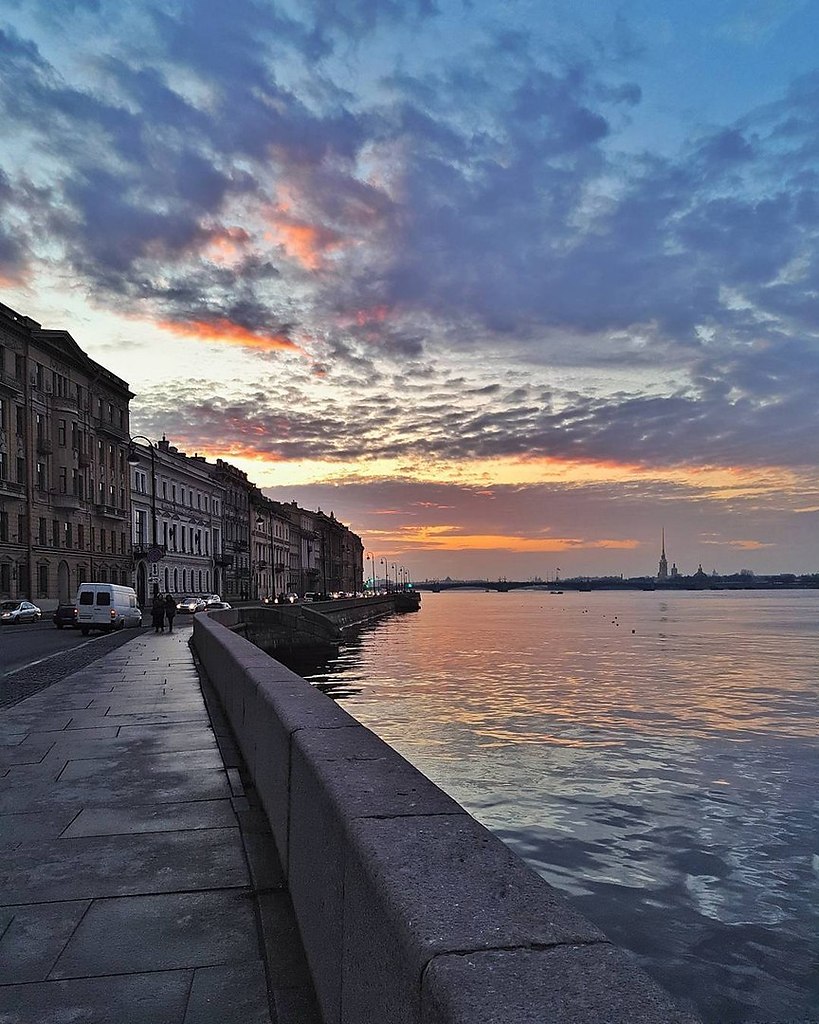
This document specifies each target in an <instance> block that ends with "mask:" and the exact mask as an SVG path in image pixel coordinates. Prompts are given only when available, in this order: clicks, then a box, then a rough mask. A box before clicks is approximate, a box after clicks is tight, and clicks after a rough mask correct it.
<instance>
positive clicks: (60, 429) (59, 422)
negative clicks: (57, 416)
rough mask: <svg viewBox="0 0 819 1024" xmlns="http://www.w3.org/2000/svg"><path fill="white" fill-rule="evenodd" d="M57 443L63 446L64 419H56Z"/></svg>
mask: <svg viewBox="0 0 819 1024" xmlns="http://www.w3.org/2000/svg"><path fill="white" fill-rule="evenodd" d="M57 444H58V445H59V446H60V447H61V448H65V420H57Z"/></svg>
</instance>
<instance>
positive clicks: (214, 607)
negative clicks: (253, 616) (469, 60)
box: [206, 601, 233, 612]
mask: <svg viewBox="0 0 819 1024" xmlns="http://www.w3.org/2000/svg"><path fill="white" fill-rule="evenodd" d="M232 607H233V605H232V604H228V603H227V601H211V603H210V604H209V605H208V607H207V609H206V610H207V611H209V612H218V611H219V610H220V609H222V608H232Z"/></svg>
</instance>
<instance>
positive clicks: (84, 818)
mask: <svg viewBox="0 0 819 1024" xmlns="http://www.w3.org/2000/svg"><path fill="white" fill-rule="evenodd" d="M235 823H236V814H235V812H234V810H233V807H232V806H231V803H230V800H194V801H191V802H190V803H184V804H160V805H158V806H154V805H153V804H147V805H144V806H139V805H137V806H131V807H84V808H83V809H82V810H81V811H80V813H79V814H78V815H77V816H76V817H75V818H74V820H73V821H72V822H71V824H70V825H69V826H68V828H66V829H64V830H63V831H62V833H61V835H62V836H63V838H68V839H70V838H73V837H76V836H119V835H131V834H133V833H135V832H178V831H180V830H187V829H212V828H231V827H232V826H234V825H235Z"/></svg>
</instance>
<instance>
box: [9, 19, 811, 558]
mask: <svg viewBox="0 0 819 1024" xmlns="http://www.w3.org/2000/svg"><path fill="white" fill-rule="evenodd" d="M7 7H8V5H7ZM166 8H167V9H166ZM564 8H565V9H564ZM817 35H819V8H817V7H816V6H815V5H811V4H808V3H801V2H793V3H789V2H784V0H782V2H779V0H777V2H774V0H771V2H766V3H758V4H751V5H749V4H747V3H743V2H742V0H725V2H721V3H719V4H712V5H710V6H709V5H703V4H699V5H695V6H694V7H692V6H691V5H686V4H679V3H678V4H672V3H670V2H669V0H657V3H653V4H648V3H644V2H640V3H637V2H636V0H634V2H632V0H629V2H626V3H625V4H624V5H619V6H617V7H616V8H615V7H612V6H611V5H607V4H580V5H574V6H572V5H565V4H564V5H562V6H560V5H558V6H554V5H546V6H543V7H542V9H539V10H538V16H537V17H536V18H533V17H532V16H531V10H529V9H528V8H527V7H526V5H520V4H508V3H503V2H501V0H479V2H477V3H470V4H464V3H461V2H460V0H440V2H437V3H434V4H432V3H425V2H422V0H407V3H402V4H397V3H393V4H341V5H339V4H318V5H316V4H306V5H305V4H293V3H290V4H282V3H280V2H279V0H269V2H265V3H262V4H259V3H253V2H249V0H236V2H235V3H231V4H230V5H219V4H212V3H205V2H204V0H190V2H189V3H185V4H181V5H180V4H172V5H169V6H168V5H166V6H164V7H163V8H162V16H161V17H158V16H156V12H155V11H154V10H153V8H152V7H151V6H150V5H145V4H141V3H139V2H124V3H121V4H112V3H109V0H101V2H94V3H91V2H83V3H79V4H69V5H60V4H51V5H48V4H46V3H45V0H32V2H31V3H24V4H19V3H18V4H16V5H15V4H12V5H11V7H10V8H9V11H8V12H7V14H6V20H5V22H4V21H3V19H2V18H0V42H1V43H2V46H3V48H4V49H3V54H4V66H5V67H6V69H7V72H8V74H7V76H6V81H7V83H13V88H12V87H9V88H7V89H5V90H3V89H2V88H0V108H2V115H3V124H4V129H5V134H4V139H3V141H2V142H0V288H2V290H3V293H4V296H3V298H4V301H5V302H6V303H7V304H9V305H11V306H12V307H13V308H14V309H19V310H21V311H22V312H23V313H24V314H26V315H29V316H31V317H32V318H34V319H35V320H37V321H38V322H41V323H42V324H43V325H44V326H46V327H48V328H65V329H66V330H69V331H70V332H71V333H72V335H73V336H74V337H75V338H76V340H77V342H78V344H80V346H81V347H83V348H85V349H86V350H87V351H88V352H89V354H90V355H91V356H92V358H95V359H97V360H99V361H100V362H101V363H102V364H103V365H104V366H106V367H110V369H111V370H112V371H113V372H114V373H116V374H118V375H119V376H121V377H122V378H123V379H124V380H126V381H128V383H129V385H130V387H131V390H132V391H133V392H134V393H135V396H136V397H135V398H134V400H133V402H132V406H131V423H132V427H133V430H134V431H135V432H138V433H140V434H144V435H145V436H150V437H161V436H163V435H165V436H167V437H168V438H169V439H171V440H172V441H173V443H174V444H177V445H178V446H179V447H180V448H182V449H183V450H186V451H196V452H201V453H203V454H207V456H208V457H209V458H225V459H229V460H231V461H233V462H235V464H236V465H237V466H239V467H240V468H241V469H243V470H245V471H246V472H247V473H248V474H249V476H250V477H251V479H253V481H254V482H255V483H257V484H258V486H260V487H263V488H264V489H265V492H266V493H267V494H268V495H269V496H270V497H274V498H280V499H282V500H286V501H289V500H296V501H298V502H300V503H301V504H302V505H303V506H304V507H317V506H319V505H320V506H321V507H322V508H325V507H327V508H331V509H333V510H334V511H335V513H336V515H337V516H338V517H339V518H340V519H342V520H343V521H344V522H348V523H350V524H351V525H354V526H355V528H356V530H357V532H360V533H361V534H362V536H363V539H364V543H365V545H366V544H368V543H372V545H373V546H376V545H381V546H383V547H384V548H385V550H384V551H383V552H382V555H386V554H387V551H386V548H387V547H388V546H395V545H398V544H405V545H406V546H407V547H408V548H409V549H411V550H412V551H413V553H414V554H413V561H414V562H415V565H414V570H415V572H416V574H419V575H423V574H424V572H425V570H426V571H428V572H433V571H434V572H435V573H439V574H440V572H441V569H442V568H446V571H451V572H452V573H459V572H469V573H471V574H473V575H474V574H476V573H479V572H480V571H481V569H482V568H483V569H484V570H485V571H486V572H489V573H492V572H495V573H496V574H497V573H498V572H499V571H503V572H507V571H508V572H513V571H520V572H524V573H525V572H538V571H539V572H544V571H545V570H546V567H547V563H548V562H549V561H550V560H552V558H551V556H552V555H556V554H557V553H558V552H562V554H561V563H563V562H565V563H566V565H565V566H563V565H562V568H563V569H564V571H565V572H567V573H569V574H571V573H572V572H576V573H579V574H583V575H594V574H595V573H600V574H607V573H612V572H614V573H620V572H624V573H633V574H635V575H639V574H642V573H652V572H656V569H657V559H658V557H659V554H658V551H657V545H658V538H660V537H661V531H663V530H664V531H665V536H666V538H667V542H668V557H669V561H670V562H672V561H673V562H675V563H676V564H677V566H678V569H679V571H680V572H682V573H690V572H694V571H696V569H697V567H698V565H699V564H700V563H702V564H703V567H704V568H706V567H707V569H708V571H709V572H710V571H714V570H719V571H725V572H729V571H738V570H739V569H740V568H750V569H753V570H755V571H759V572H762V571H766V570H767V571H770V572H773V571H776V570H781V571H791V572H797V571H799V572H801V571H805V570H808V569H810V568H812V567H813V565H814V562H815V560H816V559H817V558H819V511H817V510H819V464H817V459H816V423H817V421H819V350H817V346H816V340H815V336H816V324H815V317H814V316H813V312H814V309H815V301H814V300H815V296H814V284H813V278H814V276H815V275H814V274H813V273H812V268H814V267H815V266H816V265H817V253H816V251H815V250H816V248H817V244H819V243H817V238H816V232H815V231H814V230H813V226H812V220H811V216H812V215H811V213H810V211H812V210H813V207H814V205H815V195H814V192H815V187H814V184H813V183H814V181H815V178H816V174H817V166H816V163H817V161H816V155H815V154H816V146H815V130H814V125H815V119H816V109H817V104H819V91H818V90H817V85H816V82H817V79H816V73H815V69H816V63H817V59H816V53H815V46H813V45H812V41H813V40H814V39H815V38H816V37H817ZM183 41H184V43H183ZM681 81H684V82H685V88H684V89H680V82H681ZM386 522H388V523H389V527H390V529H391V531H392V533H391V534H390V535H389V536H387V535H385V534H384V533H383V532H382V531H383V530H384V528H385V524H386ZM441 528H444V529H445V532H440V529H441ZM436 530H438V531H439V532H436ZM368 538H371V541H370V540H369V539H368ZM606 539H609V540H608V541H607V540H606ZM609 541H610V543H609ZM456 545H457V546H456ZM629 545H630V546H629ZM427 553H428V554H427ZM443 553H446V556H447V559H448V566H446V567H444V566H442V565H441V559H442V556H443ZM541 556H542V557H541Z"/></svg>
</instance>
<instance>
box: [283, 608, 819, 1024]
mask: <svg viewBox="0 0 819 1024" xmlns="http://www.w3.org/2000/svg"><path fill="white" fill-rule="evenodd" d="M818 641H819V592H817V591H787V592H780V593H775V592H770V591H747V592H740V593H728V592H711V591H707V592H700V593H680V594H675V593H669V592H662V591H656V592H645V593H644V592H635V593H632V592H614V591H611V592H606V591H600V592H594V593H591V594H588V593H587V594H582V593H572V592H566V593H564V594H551V593H548V592H544V591H513V592H510V593H505V594H501V593H494V592H489V593H484V592H469V591H460V592H458V591H456V592H452V591H450V592H445V593H441V594H431V593H429V594H424V596H423V601H422V607H421V611H420V612H419V613H417V614H410V615H403V616H393V617H391V618H390V619H387V620H383V621H381V622H380V623H378V624H376V625H374V626H371V627H368V628H366V629H365V630H363V631H362V632H361V633H360V634H358V636H357V637H355V638H354V639H353V640H352V641H351V642H350V643H349V644H348V645H347V646H346V647H345V648H343V649H342V650H341V652H340V653H339V656H338V658H335V659H333V660H332V661H331V662H328V663H327V664H325V665H322V666H321V667H320V668H319V669H318V670H317V671H313V672H312V673H306V674H307V675H308V678H310V679H311V680H312V681H313V682H315V683H317V684H319V685H321V686H322V688H323V689H326V690H327V691H328V692H330V693H332V695H333V696H335V697H336V698H337V699H339V700H341V701H342V702H343V705H344V706H345V707H346V708H347V709H348V710H349V711H350V713H351V714H353V715H354V716H355V717H356V718H357V719H358V720H359V721H361V722H362V723H363V724H365V725H367V726H368V727H369V728H371V729H372V730H373V731H375V732H377V733H378V734H379V735H380V736H382V737H383V738H384V739H385V740H386V741H387V742H388V743H390V744H391V745H392V746H394V747H395V748H396V749H397V750H399V751H400V752H401V753H402V754H403V755H404V756H405V757H406V758H407V759H408V760H410V761H411V762H413V764H415V765H416V766H417V767H418V768H420V769H421V771H423V772H424V773H425V774H426V775H428V776H429V777H430V778H431V779H433V780H434V781H435V782H437V783H438V784H439V785H440V786H441V787H442V788H443V789H445V790H446V791H447V792H448V793H450V794H451V795H452V796H453V797H455V798H456V799H457V800H458V801H459V802H460V803H461V804H462V805H463V806H464V807H466V808H467V809H468V810H469V811H470V812H471V813H472V814H474V815H475V817H477V818H478V819H479V820H480V821H482V822H483V823H484V824H485V825H486V826H488V827H489V828H490V829H492V830H493V831H494V832H495V833H497V834H498V835H499V836H500V837H501V838H502V839H504V840H505V841H506V842H507V843H508V844H509V845H510V846H512V847H513V848H514V849H515V850H517V852H518V853H519V854H520V855H521V856H522V857H523V858H524V859H525V860H527V861H528V862H529V863H530V864H531V865H532V866H533V867H534V868H535V869H536V870H537V871H538V872H540V874H541V875H542V876H543V877H544V878H545V879H547V881H549V882H551V883H552V884H553V885H555V886H557V887H558V888H559V889H561V890H562V891H563V892H564V893H566V894H567V895H568V896H569V898H570V899H571V900H572V901H573V902H574V904H575V905H576V906H577V907H578V908H579V909H580V910H581V911H582V912H583V913H585V914H586V916H587V917H589V918H590V919H591V920H593V921H594V922H595V923H596V924H598V925H599V926H600V927H601V928H602V929H603V930H604V931H605V932H606V933H607V934H608V935H609V937H610V938H611V939H612V941H614V942H615V943H617V944H618V945H620V946H622V947H624V948H626V949H629V950H631V951H632V952H633V953H634V954H635V955H636V956H637V957H638V958H639V960H640V961H641V963H642V964H643V966H644V967H645V969H646V970H647V971H648V972H649V973H650V974H652V975H653V976H654V977H655V978H656V979H657V980H658V981H659V982H660V983H661V984H663V985H664V986H665V987H666V988H667V989H668V990H669V991H671V992H672V993H673V994H674V995H675V996H676V997H677V998H678V999H679V1000H680V1001H681V1002H682V1003H683V1004H684V1005H688V1006H689V1007H691V1008H693V1009H695V1010H696V1011H697V1012H698V1013H700V1014H701V1015H702V1016H703V1018H704V1019H705V1020H706V1021H708V1022H713V1024H716V1022H720V1024H723V1022H725V1024H727V1022H737V1021H746V1020H753V1021H755V1022H756V1021H760V1022H762V1021H765V1022H774V1021H776V1022H781V1021H783V1020H788V1021H800V1022H801V1021H805V1020H816V1019H819V970H817V963H819V927H818V926H819V835H818V834H817V794H819V756H818V755H819V745H818V744H817V737H818V736H819V710H818V709H819V703H817V696H818V695H819V642H818ZM302 671H303V670H302Z"/></svg>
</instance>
